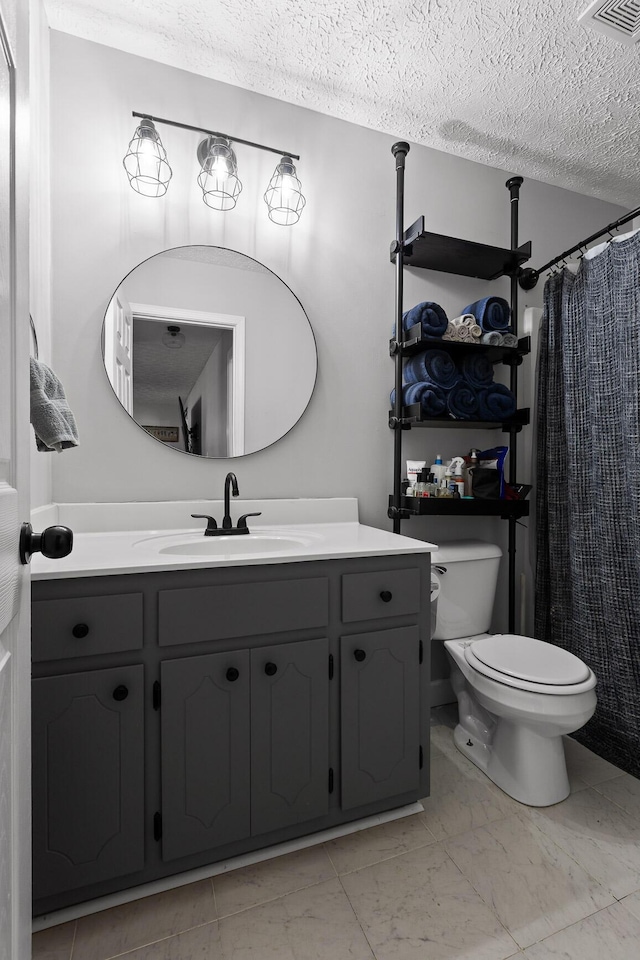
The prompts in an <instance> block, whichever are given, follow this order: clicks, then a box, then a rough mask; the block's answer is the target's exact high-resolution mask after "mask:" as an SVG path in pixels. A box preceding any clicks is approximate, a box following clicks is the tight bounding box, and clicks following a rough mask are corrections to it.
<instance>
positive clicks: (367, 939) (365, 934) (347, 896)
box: [338, 877, 378, 960]
mask: <svg viewBox="0 0 640 960" xmlns="http://www.w3.org/2000/svg"><path fill="white" fill-rule="evenodd" d="M338 882H339V884H340V886H341V888H342V892H343V893H344V895H345V897H346V898H347V903H348V904H349V906H350V907H351V912H352V913H353V915H354V917H355V919H356V923H357V924H358V926H359V927H360V929H361V930H362V935H363V937H364V938H365V940H366V941H367V944H368V946H369V950H371V955H372V956H373V958H374V960H378V957H377V955H376V952H375V950H374V949H373V944H372V943H371V941H370V940H369V937H368V935H367V931H366V930H365V928H364V927H363V925H362V921H361V920H360V917H359V916H358V914H357V913H356V908H355V907H354V905H353V904H352V903H351V900H350V899H349V894H348V893H347V891H346V890H345V888H344V883H343V882H342V877H338Z"/></svg>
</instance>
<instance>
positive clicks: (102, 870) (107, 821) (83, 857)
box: [32, 665, 144, 898]
mask: <svg viewBox="0 0 640 960" xmlns="http://www.w3.org/2000/svg"><path fill="white" fill-rule="evenodd" d="M143 673H144V671H143V667H142V666H140V665H138V666H129V667H117V668H115V669H110V670H91V671H86V672H83V673H75V674H68V675H63V676H56V677H45V678H42V679H39V680H34V681H33V726H32V752H33V855H34V866H33V893H34V897H35V898H39V897H46V896H48V895H50V894H52V893H60V892H61V891H65V890H74V889H76V888H78V887H86V886H90V885H91V884H93V883H97V882H98V881H103V880H109V879H111V878H113V877H120V876H122V875H124V874H127V873H133V872H135V871H138V870H141V869H142V868H143V866H144V779H143V769H144V767H143V723H144V716H143Z"/></svg>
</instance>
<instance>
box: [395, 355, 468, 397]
mask: <svg viewBox="0 0 640 960" xmlns="http://www.w3.org/2000/svg"><path fill="white" fill-rule="evenodd" d="M404 379H405V383H417V382H419V381H421V380H428V381H429V382H430V383H434V384H435V385H436V386H437V387H441V388H442V389H443V390H449V389H450V388H451V387H452V386H453V385H454V383H457V381H458V380H459V379H460V373H459V371H458V368H457V367H456V364H455V360H453V359H452V357H451V356H450V355H449V354H448V353H447V352H446V351H445V350H424V351H423V352H422V353H416V355H415V356H414V357H409V359H408V360H407V361H406V363H405V365H404Z"/></svg>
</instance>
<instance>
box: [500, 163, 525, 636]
mask: <svg viewBox="0 0 640 960" xmlns="http://www.w3.org/2000/svg"><path fill="white" fill-rule="evenodd" d="M523 182H524V181H523V179H522V177H511V178H510V179H509V180H507V182H506V184H505V186H506V188H507V190H508V191H509V196H510V198H511V199H510V206H511V249H512V250H517V248H518V204H519V202H520V187H521V186H522V184H523ZM511 327H512V330H513V332H514V333H515V335H516V336H517V335H518V269H517V268H516V269H515V270H513V271H512V273H511ZM509 369H510V383H509V386H510V388H511V391H512V393H513V395H514V396H515V397H516V400H517V397H518V367H517V365H516V364H511V366H510V368H509ZM516 405H517V404H516ZM516 438H517V430H515V429H514V428H513V427H512V428H511V430H509V483H516V482H517V481H516V471H517V466H518V464H517V459H516V442H517V440H516ZM522 627H524V625H523V624H521V628H522ZM515 629H516V518H515V517H510V518H509V633H515Z"/></svg>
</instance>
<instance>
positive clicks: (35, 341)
mask: <svg viewBox="0 0 640 960" xmlns="http://www.w3.org/2000/svg"><path fill="white" fill-rule="evenodd" d="M29 323H30V325H31V336H32V337H33V352H34V354H35V356H34V360H37V359H38V334H37V333H36V325H35V323H34V322H33V317H32V316H31V314H29Z"/></svg>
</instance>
